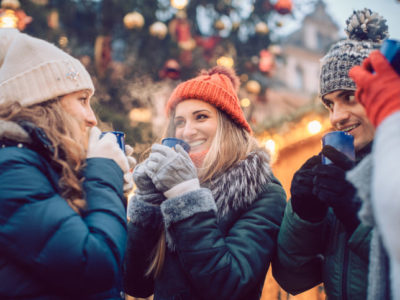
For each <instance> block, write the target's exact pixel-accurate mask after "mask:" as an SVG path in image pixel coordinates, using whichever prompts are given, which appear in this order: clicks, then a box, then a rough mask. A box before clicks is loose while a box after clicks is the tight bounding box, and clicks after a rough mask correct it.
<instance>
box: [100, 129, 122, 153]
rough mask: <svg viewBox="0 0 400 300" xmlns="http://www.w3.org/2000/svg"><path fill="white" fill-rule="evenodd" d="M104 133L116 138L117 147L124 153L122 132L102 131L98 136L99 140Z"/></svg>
mask: <svg viewBox="0 0 400 300" xmlns="http://www.w3.org/2000/svg"><path fill="white" fill-rule="evenodd" d="M106 133H112V134H113V135H115V136H116V138H117V143H118V146H119V147H120V148H121V150H122V151H123V152H124V153H125V133H124V132H122V131H104V132H102V133H101V134H100V138H102V137H103V136H104V135H105V134H106Z"/></svg>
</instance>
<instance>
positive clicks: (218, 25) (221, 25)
mask: <svg viewBox="0 0 400 300" xmlns="http://www.w3.org/2000/svg"><path fill="white" fill-rule="evenodd" d="M214 27H215V29H217V30H224V29H225V24H224V22H222V20H217V21H216V22H215V23H214Z"/></svg>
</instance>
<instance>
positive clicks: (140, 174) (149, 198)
mask: <svg viewBox="0 0 400 300" xmlns="http://www.w3.org/2000/svg"><path fill="white" fill-rule="evenodd" d="M145 162H146V161H144V162H142V163H140V164H138V165H137V166H136V168H135V169H134V170H133V180H134V181H135V184H136V187H137V189H136V192H135V193H136V195H137V197H138V198H139V199H140V200H141V201H144V202H148V203H151V204H156V205H160V204H161V203H162V202H163V201H164V200H165V197H164V195H163V193H161V192H159V191H158V190H157V189H156V187H155V186H154V183H153V181H151V178H150V177H149V176H148V175H147V174H146V171H145V169H146V166H145V165H144V163H145Z"/></svg>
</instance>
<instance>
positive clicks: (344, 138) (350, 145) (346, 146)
mask: <svg viewBox="0 0 400 300" xmlns="http://www.w3.org/2000/svg"><path fill="white" fill-rule="evenodd" d="M325 145H330V146H332V147H334V148H335V149H337V150H338V151H340V152H342V153H343V154H345V155H346V156H347V157H348V158H350V159H351V160H353V161H355V159H356V155H355V151H354V137H353V136H352V135H351V134H349V133H347V132H344V131H333V132H329V133H327V134H325V135H324V136H323V137H322V147H324V146H325ZM322 163H323V164H324V165H329V164H331V163H332V161H331V160H330V159H329V158H327V157H325V156H324V155H323V156H322Z"/></svg>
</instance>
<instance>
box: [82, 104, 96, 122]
mask: <svg viewBox="0 0 400 300" xmlns="http://www.w3.org/2000/svg"><path fill="white" fill-rule="evenodd" d="M85 123H86V126H87V127H93V126H96V125H97V119H96V116H95V114H94V112H93V109H92V107H91V106H89V107H88V109H87V113H86V117H85Z"/></svg>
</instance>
